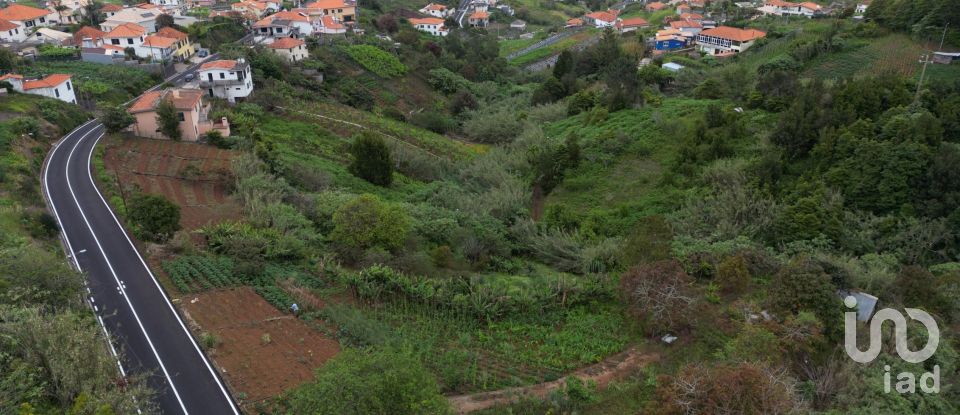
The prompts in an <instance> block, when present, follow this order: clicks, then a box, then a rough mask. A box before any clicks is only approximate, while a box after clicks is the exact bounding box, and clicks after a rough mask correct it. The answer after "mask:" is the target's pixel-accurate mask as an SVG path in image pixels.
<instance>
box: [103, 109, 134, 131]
mask: <svg viewBox="0 0 960 415" xmlns="http://www.w3.org/2000/svg"><path fill="white" fill-rule="evenodd" d="M100 121H101V122H102V123H103V125H104V127H106V129H107V132H110V133H118V132H120V131H123V130H124V129H126V128H127V127H129V126H130V125H131V124H133V123H134V121H136V118H134V117H133V115H131V114H130V113H129V112H127V109H126V108H124V107H123V106H122V105H118V106H116V107H110V108H108V109H107V110H106V111H104V113H103V116H102V117H100Z"/></svg>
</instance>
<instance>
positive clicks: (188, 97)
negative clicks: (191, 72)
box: [127, 88, 203, 113]
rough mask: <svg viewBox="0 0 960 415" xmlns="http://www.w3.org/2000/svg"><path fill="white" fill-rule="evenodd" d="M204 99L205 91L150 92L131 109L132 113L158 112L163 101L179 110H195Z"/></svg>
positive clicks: (169, 90)
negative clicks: (170, 103)
mask: <svg viewBox="0 0 960 415" xmlns="http://www.w3.org/2000/svg"><path fill="white" fill-rule="evenodd" d="M201 99H203V91H200V90H199V89H181V88H173V89H165V90H163V91H150V92H147V93H145V94H143V95H141V96H140V98H139V99H137V101H136V102H134V103H133V105H131V106H130V108H128V109H127V111H128V112H130V113H138V112H147V111H154V110H156V108H157V106H158V105H160V102H161V100H165V101H170V102H172V103H173V106H174V107H175V108H176V109H178V110H193V109H194V108H196V106H197V102H199V101H200V100H201Z"/></svg>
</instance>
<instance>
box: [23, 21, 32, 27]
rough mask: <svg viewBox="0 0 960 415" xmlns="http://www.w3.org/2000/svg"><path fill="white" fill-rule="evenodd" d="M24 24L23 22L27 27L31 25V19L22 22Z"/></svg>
mask: <svg viewBox="0 0 960 415" xmlns="http://www.w3.org/2000/svg"><path fill="white" fill-rule="evenodd" d="M24 24H25V25H26V26H27V27H33V25H34V23H33V20H28V21H26V22H24Z"/></svg>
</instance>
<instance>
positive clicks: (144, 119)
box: [127, 88, 230, 141]
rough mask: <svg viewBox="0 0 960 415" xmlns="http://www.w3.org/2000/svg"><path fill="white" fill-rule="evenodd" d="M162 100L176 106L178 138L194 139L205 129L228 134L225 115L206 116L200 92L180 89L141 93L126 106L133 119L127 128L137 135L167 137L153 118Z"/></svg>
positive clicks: (205, 105) (208, 107) (208, 110)
mask: <svg viewBox="0 0 960 415" xmlns="http://www.w3.org/2000/svg"><path fill="white" fill-rule="evenodd" d="M164 101H167V102H170V103H172V104H173V106H174V108H176V109H177V117H178V118H179V119H180V124H179V125H178V127H179V129H180V134H181V139H182V140H184V141H197V140H199V139H200V138H201V137H202V136H203V135H204V134H206V133H207V132H209V131H218V132H220V134H222V135H223V136H229V135H230V123H229V122H228V121H227V119H226V118H221V119H219V120H211V119H209V115H210V104H208V103H207V102H206V101H205V100H204V98H203V91H200V90H198V89H180V88H173V89H166V90H163V91H150V92H147V93H144V94H143V95H141V96H140V98H138V99H137V101H136V102H134V103H133V105H131V106H130V108H127V112H129V113H130V114H132V115H133V117H134V118H135V119H136V121H135V122H134V123H133V125H132V126H131V127H130V128H131V129H132V130H133V133H134V134H136V135H138V136H140V137H147V138H159V139H169V137H167V136H165V135H163V133H161V132H160V125H159V122H158V121H157V107H158V106H159V105H160V103H161V102H164Z"/></svg>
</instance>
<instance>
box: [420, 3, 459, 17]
mask: <svg viewBox="0 0 960 415" xmlns="http://www.w3.org/2000/svg"><path fill="white" fill-rule="evenodd" d="M456 11H457V9H456V8H454V7H447V6H446V5H443V4H437V3H429V4H427V5H426V6H423V8H422V9H420V13H423V14H425V15H428V16H432V17H439V18H441V19H446V18H448V17H450V16H453V14H454V13H456Z"/></svg>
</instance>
